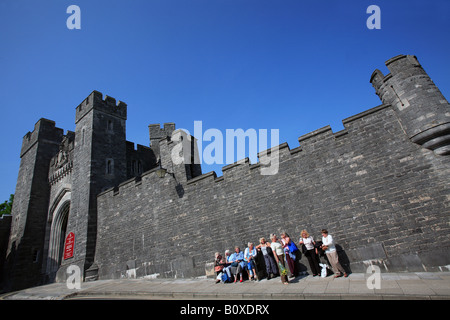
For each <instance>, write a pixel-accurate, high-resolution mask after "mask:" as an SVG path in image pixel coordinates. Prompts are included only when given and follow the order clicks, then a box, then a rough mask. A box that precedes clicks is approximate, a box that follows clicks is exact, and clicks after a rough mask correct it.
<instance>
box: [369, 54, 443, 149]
mask: <svg viewBox="0 0 450 320" xmlns="http://www.w3.org/2000/svg"><path fill="white" fill-rule="evenodd" d="M386 66H387V68H388V69H389V71H390V73H389V74H388V75H386V76H384V75H383V73H382V72H381V71H380V70H378V69H377V70H375V71H374V72H373V73H372V76H371V78H370V82H371V83H372V85H373V87H374V88H375V92H376V94H377V95H378V96H379V97H380V99H381V101H382V102H383V103H384V104H390V105H392V106H393V107H394V110H395V112H396V113H397V115H398V117H399V119H400V122H401V124H402V127H403V129H404V130H405V132H406V134H407V135H408V136H409V138H410V139H411V140H412V141H413V142H415V143H417V144H419V145H421V146H423V147H424V148H427V149H430V150H433V151H434V152H436V154H439V155H448V154H450V104H449V103H448V101H447V99H445V97H444V96H443V95H442V93H441V92H440V90H439V88H438V87H437V86H436V85H435V84H434V83H433V81H432V80H431V78H430V77H429V76H428V74H427V73H426V72H425V70H424V69H423V68H422V66H421V64H420V63H419V61H418V60H417V58H416V57H415V56H411V55H399V56H396V57H394V58H392V59H389V60H388V61H386Z"/></svg>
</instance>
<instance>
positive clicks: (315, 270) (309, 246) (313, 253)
mask: <svg viewBox="0 0 450 320" xmlns="http://www.w3.org/2000/svg"><path fill="white" fill-rule="evenodd" d="M299 244H300V246H303V245H304V246H305V248H306V252H304V254H305V256H306V257H307V258H308V262H309V266H310V267H311V272H312V274H313V277H315V276H317V275H319V274H320V267H319V257H318V255H317V248H316V247H315V245H316V243H315V242H314V239H313V237H311V236H310V235H309V233H308V231H306V230H302V232H301V234H300V240H299Z"/></svg>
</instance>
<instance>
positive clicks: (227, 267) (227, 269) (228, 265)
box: [223, 250, 233, 279]
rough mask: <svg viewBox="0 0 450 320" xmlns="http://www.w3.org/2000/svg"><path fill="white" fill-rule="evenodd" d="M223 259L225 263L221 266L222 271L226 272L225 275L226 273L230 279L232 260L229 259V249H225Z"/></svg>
mask: <svg viewBox="0 0 450 320" xmlns="http://www.w3.org/2000/svg"><path fill="white" fill-rule="evenodd" d="M225 261H226V263H225V265H224V268H223V272H226V273H227V275H228V278H230V279H231V268H232V267H231V263H232V262H233V261H231V253H230V250H225Z"/></svg>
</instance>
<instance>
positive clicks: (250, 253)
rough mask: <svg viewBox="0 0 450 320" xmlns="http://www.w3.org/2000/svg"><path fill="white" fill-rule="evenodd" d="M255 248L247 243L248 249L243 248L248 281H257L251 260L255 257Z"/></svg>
mask: <svg viewBox="0 0 450 320" xmlns="http://www.w3.org/2000/svg"><path fill="white" fill-rule="evenodd" d="M256 254H257V253H256V248H255V247H254V246H253V243H252V242H249V243H248V248H245V252H244V259H245V261H246V262H247V272H248V278H249V279H250V280H257V279H258V276H257V274H256V271H255V261H253V258H254V257H256Z"/></svg>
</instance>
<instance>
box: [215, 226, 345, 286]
mask: <svg viewBox="0 0 450 320" xmlns="http://www.w3.org/2000/svg"><path fill="white" fill-rule="evenodd" d="M280 238H281V239H278V237H277V236H276V235H275V234H273V233H272V234H271V235H270V242H269V241H266V239H265V238H260V239H259V244H258V245H257V246H255V245H254V244H253V243H252V242H249V243H248V244H247V245H248V247H247V248H245V250H244V252H242V251H241V249H240V247H238V246H236V247H235V248H234V252H233V253H231V252H230V250H226V251H225V256H224V257H223V256H222V255H221V254H220V253H219V252H216V254H215V262H214V271H215V272H216V274H217V279H216V283H219V282H221V281H222V282H231V281H232V279H233V278H234V283H236V281H237V280H238V278H239V279H240V280H239V282H243V272H244V271H247V274H248V278H249V280H261V279H258V275H257V272H256V257H257V255H258V252H261V253H262V255H263V257H264V264H265V267H266V272H267V279H271V278H273V277H277V276H280V278H281V282H282V283H283V284H289V279H288V269H289V271H290V274H291V277H297V276H298V275H299V270H298V260H299V259H300V258H301V254H302V253H303V254H304V255H305V256H306V257H307V259H308V262H309V266H310V268H311V272H312V274H313V276H314V277H316V276H318V275H320V273H321V271H320V270H321V268H320V266H319V264H320V258H319V251H321V252H323V253H324V254H326V257H327V260H328V262H329V263H330V265H331V267H332V268H333V272H334V274H335V277H341V276H342V275H343V276H344V277H347V276H348V275H347V273H346V272H345V270H344V268H342V266H341V264H340V263H339V258H338V254H337V251H336V246H335V244H334V241H333V237H332V236H331V235H330V234H328V231H327V230H326V229H322V241H317V242H316V241H315V240H314V238H313V237H312V236H310V235H309V233H308V232H307V231H306V230H302V232H301V233H300V239H299V241H298V246H297V245H296V244H295V243H294V241H292V240H291V238H290V237H289V235H288V234H287V233H286V232H283V233H281V234H280ZM299 247H300V248H301V251H300V249H299Z"/></svg>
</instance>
